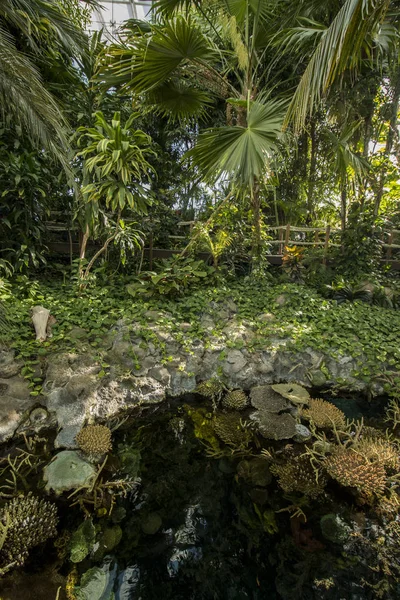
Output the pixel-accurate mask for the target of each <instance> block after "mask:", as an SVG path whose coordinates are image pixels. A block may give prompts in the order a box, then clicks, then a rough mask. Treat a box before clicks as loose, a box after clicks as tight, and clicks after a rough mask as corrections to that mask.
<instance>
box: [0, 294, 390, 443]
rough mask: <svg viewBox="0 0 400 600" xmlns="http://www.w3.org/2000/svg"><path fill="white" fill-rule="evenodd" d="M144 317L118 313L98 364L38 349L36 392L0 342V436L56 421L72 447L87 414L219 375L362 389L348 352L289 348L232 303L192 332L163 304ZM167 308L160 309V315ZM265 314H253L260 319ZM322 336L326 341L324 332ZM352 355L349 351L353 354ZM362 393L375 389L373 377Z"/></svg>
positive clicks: (107, 415) (235, 383) (117, 410)
mask: <svg viewBox="0 0 400 600" xmlns="http://www.w3.org/2000/svg"><path fill="white" fill-rule="evenodd" d="M146 316H147V318H148V321H149V322H148V325H147V326H146V327H144V326H143V324H135V323H127V322H125V321H120V322H118V323H117V324H116V326H115V327H114V328H113V329H112V330H111V331H110V333H109V335H108V336H107V339H106V340H105V342H104V347H103V349H102V355H103V357H104V361H105V363H106V364H107V365H108V366H107V367H106V369H104V367H101V366H100V365H99V362H98V355H97V356H96V355H94V354H93V353H92V354H91V353H87V352H85V353H83V352H82V353H80V352H79V351H78V352H76V353H60V354H56V355H53V356H51V357H49V358H48V359H47V365H46V371H45V380H44V385H43V395H42V396H40V397H36V398H35V397H32V396H30V394H29V389H28V385H27V382H26V380H25V379H24V378H23V377H22V376H21V375H20V369H21V366H22V365H21V364H20V363H19V362H18V361H15V358H14V354H13V352H12V351H10V350H6V349H4V350H2V351H0V442H4V441H6V440H7V439H9V438H10V437H12V436H13V435H14V433H15V432H21V431H23V430H24V429H25V428H32V427H33V428H38V429H39V428H40V427H43V425H58V427H59V433H58V436H57V440H56V446H57V447H64V448H73V447H75V441H74V438H75V435H76V434H77V433H78V431H79V430H80V428H81V427H82V425H83V424H84V423H85V422H87V421H88V420H89V421H95V420H102V419H112V418H114V417H115V418H117V417H118V416H119V415H122V414H123V413H124V412H125V411H127V410H129V409H132V408H140V409H141V410H142V409H145V408H146V407H149V406H150V405H152V404H158V403H160V402H162V401H163V400H164V399H165V398H166V397H167V396H172V397H175V396H180V395H183V394H186V393H188V392H192V391H193V390H194V389H195V387H196V385H197V383H199V382H200V381H203V380H207V379H210V378H212V377H218V378H220V379H221V380H222V381H223V382H224V384H225V385H226V386H227V387H228V388H232V389H235V388H242V389H245V390H249V389H250V388H252V387H254V386H260V385H264V384H270V383H278V382H297V383H299V384H301V385H303V386H307V387H311V386H312V387H317V388H329V387H332V386H340V387H341V388H343V389H347V390H353V391H360V392H365V391H366V388H367V384H366V383H365V382H363V381H362V380H359V379H357V377H355V376H354V374H353V373H354V371H355V370H356V368H357V363H356V359H355V358H352V357H351V356H341V357H339V358H332V357H331V356H330V355H329V353H328V352H327V353H322V352H316V351H315V350H313V349H311V348H306V349H304V350H303V351H301V352H299V351H293V350H291V349H290V346H291V345H292V340H290V339H274V338H271V337H269V336H265V337H261V336H260V334H259V333H257V332H256V331H255V329H254V327H253V326H252V324H251V323H247V322H245V321H243V320H239V319H238V318H237V316H236V308H235V305H234V303H232V302H231V301H227V302H226V304H225V305H224V306H223V307H219V308H218V315H217V316H218V322H219V323H221V321H222V323H223V327H222V328H221V327H219V328H217V329H216V328H215V320H214V318H213V316H211V314H207V315H204V316H203V317H202V319H201V322H200V325H201V332H202V333H201V335H199V336H198V337H196V336H193V335H191V336H188V335H186V332H187V331H188V330H189V329H190V328H191V324H190V323H178V324H177V323H175V324H174V326H172V325H171V317H170V316H169V315H166V314H165V313H161V312H155V311H148V313H147V314H146ZM166 317H168V318H166ZM273 319H274V317H273V315H270V314H265V315H260V316H259V320H261V321H263V322H264V323H266V324H268V322H269V320H273ZM327 343H329V342H327ZM357 360H358V361H359V360H360V359H359V358H358V359H357ZM370 391H372V393H374V394H379V393H382V391H383V390H382V388H381V387H380V386H379V385H377V384H374V386H373V387H372V390H371V389H370Z"/></svg>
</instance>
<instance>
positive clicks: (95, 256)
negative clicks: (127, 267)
mask: <svg viewBox="0 0 400 600" xmlns="http://www.w3.org/2000/svg"><path fill="white" fill-rule="evenodd" d="M120 219H121V210H120V211H119V213H118V216H117V224H116V226H115V231H114V233H113V235H111V236H110V237H109V238H107V239H106V241H105V242H104V244H103V246H102V247H101V248H100V250H98V251H97V252H96V254H95V255H94V256H93V258H92V259H91V260H90V262H89V264H88V266H87V267H86V270H85V273H84V274H83V279H87V277H88V275H89V273H90V269H91V268H92V267H93V265H94V263H95V262H96V260H97V259H98V258H99V256H101V255H102V254H103V253H104V252H105V251H106V250H107V248H108V246H109V244H110V243H111V242H112V241H113V240H114V239H115V238H116V237H117V235H118V231H119V221H120Z"/></svg>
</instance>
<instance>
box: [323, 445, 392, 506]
mask: <svg viewBox="0 0 400 600" xmlns="http://www.w3.org/2000/svg"><path fill="white" fill-rule="evenodd" d="M325 468H326V470H327V472H328V473H329V475H330V476H331V477H333V479H336V481H338V482H339V483H340V484H341V485H343V486H345V487H352V488H356V489H357V490H358V492H359V493H360V495H361V496H363V497H364V498H365V499H366V500H367V501H370V500H373V498H374V497H380V496H382V495H383V494H384V491H385V486H386V480H387V477H386V472H385V468H384V466H383V465H382V463H381V462H372V461H371V460H369V459H368V458H367V457H366V456H364V455H362V454H359V453H358V452H356V451H354V450H352V449H348V448H345V449H343V448H340V449H338V450H336V451H335V452H334V453H333V454H332V455H331V456H329V457H328V458H327V460H326V461H325Z"/></svg>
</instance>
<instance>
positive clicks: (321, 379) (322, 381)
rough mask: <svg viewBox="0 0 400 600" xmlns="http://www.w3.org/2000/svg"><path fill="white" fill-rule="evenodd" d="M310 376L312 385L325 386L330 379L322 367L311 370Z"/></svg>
mask: <svg viewBox="0 0 400 600" xmlns="http://www.w3.org/2000/svg"><path fill="white" fill-rule="evenodd" d="M309 378H310V383H311V385H312V386H313V387H317V388H320V387H324V385H326V383H327V381H328V379H327V377H326V375H325V374H324V373H323V372H322V371H321V370H320V369H316V370H315V371H310V373H309Z"/></svg>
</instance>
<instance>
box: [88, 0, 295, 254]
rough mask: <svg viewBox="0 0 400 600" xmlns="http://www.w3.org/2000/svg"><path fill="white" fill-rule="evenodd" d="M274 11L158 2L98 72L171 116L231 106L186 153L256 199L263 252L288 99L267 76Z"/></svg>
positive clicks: (247, 1)
mask: <svg viewBox="0 0 400 600" xmlns="http://www.w3.org/2000/svg"><path fill="white" fill-rule="evenodd" d="M181 9H183V10H182V12H179V11H180V10H181ZM270 11H271V3H270V2H269V1H267V0H260V1H259V2H254V1H251V0H240V1H235V2H226V1H216V2H211V1H207V2H193V3H192V2H175V1H168V2H158V3H156V16H155V19H154V21H153V22H152V23H143V22H138V21H131V22H128V24H127V26H126V28H125V31H124V44H123V45H111V46H109V47H107V48H106V50H105V54H104V61H103V63H102V64H101V65H100V68H99V73H98V79H99V81H101V82H102V85H103V86H105V87H106V88H107V87H113V88H114V87H116V88H118V89H120V90H121V91H122V92H123V93H124V94H127V93H133V94H134V95H140V96H142V97H145V99H146V105H147V106H151V107H152V110H153V111H155V112H156V113H158V114H161V115H162V116H167V117H169V118H170V119H172V120H179V121H188V120H189V121H190V120H191V121H192V122H193V120H194V119H202V118H203V117H204V115H205V114H206V112H207V110H208V109H209V107H210V105H211V104H213V103H214V102H216V101H218V102H219V104H220V105H222V106H223V105H224V106H225V110H226V125H224V126H222V127H212V128H210V129H206V130H203V131H200V135H199V137H198V141H197V144H196V145H195V146H194V148H193V149H192V150H191V151H190V152H189V153H188V154H187V155H186V159H187V160H188V161H189V163H190V164H191V165H192V166H193V168H194V169H195V171H197V173H198V174H199V175H200V176H201V177H202V178H203V180H204V181H206V182H207V183H208V184H215V183H216V182H217V181H219V182H221V181H222V180H228V181H229V183H230V184H231V185H232V187H233V188H234V189H235V194H237V196H239V194H240V195H241V196H243V197H245V198H247V200H248V201H250V202H251V204H252V208H253V220H254V227H253V231H254V244H253V255H254V257H256V258H258V257H259V255H260V254H261V220H262V211H261V205H260V203H261V198H260V196H261V194H260V181H262V180H264V179H265V178H266V177H268V176H269V174H270V169H271V167H270V165H271V160H272V158H273V156H274V153H275V150H276V146H277V140H278V137H279V133H280V130H281V123H282V119H283V115H284V110H283V109H284V105H285V103H284V101H283V100H282V98H275V99H271V98H270V97H268V96H267V95H266V93H265V88H264V86H263V84H262V81H263V78H264V75H265V53H266V48H267V44H268V38H267V36H266V31H267V19H268V15H269V14H270Z"/></svg>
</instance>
